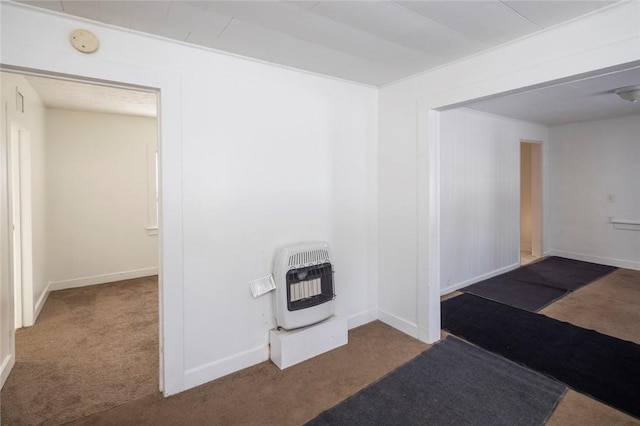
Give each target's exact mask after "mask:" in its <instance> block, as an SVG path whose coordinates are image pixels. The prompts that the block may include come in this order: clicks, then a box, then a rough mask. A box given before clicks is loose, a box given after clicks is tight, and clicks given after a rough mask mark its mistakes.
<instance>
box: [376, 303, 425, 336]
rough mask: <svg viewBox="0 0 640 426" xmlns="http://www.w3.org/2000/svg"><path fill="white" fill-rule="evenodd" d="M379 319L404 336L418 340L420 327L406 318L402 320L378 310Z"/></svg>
mask: <svg viewBox="0 0 640 426" xmlns="http://www.w3.org/2000/svg"><path fill="white" fill-rule="evenodd" d="M378 319H379V320H380V321H382V322H383V323H385V324H387V325H389V326H391V327H393V328H395V329H396V330H399V331H401V332H403V333H404V334H408V335H409V336H411V337H415V338H416V339H417V338H418V325H417V324H415V323H412V322H409V321H407V320H405V319H404V318H400V317H398V316H396V315H393V314H390V313H388V312H385V311H383V310H380V309H378Z"/></svg>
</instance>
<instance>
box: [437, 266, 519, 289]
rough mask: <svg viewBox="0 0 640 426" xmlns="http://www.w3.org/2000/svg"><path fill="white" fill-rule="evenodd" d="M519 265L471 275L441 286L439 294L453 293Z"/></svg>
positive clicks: (516, 267)
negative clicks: (449, 284)
mask: <svg viewBox="0 0 640 426" xmlns="http://www.w3.org/2000/svg"><path fill="white" fill-rule="evenodd" d="M519 267H520V263H514V264H513V265H509V266H505V267H504V268H500V269H496V270H494V271H491V272H488V273H486V274H482V275H480V276H478V277H473V278H471V279H468V280H465V281H463V282H461V283H457V284H453V285H451V286H449V287H446V288H443V289H441V290H440V296H444V295H445V294H449V293H453V292H454V291H456V290H460V289H461V288H464V287H466V286H468V285H471V284H475V283H477V282H480V281H482V280H486V279H487V278H491V277H495V276H496V275H500V274H504V273H505V272H509V271H513V270H514V269H518V268H519Z"/></svg>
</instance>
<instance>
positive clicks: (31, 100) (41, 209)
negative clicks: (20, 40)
mask: <svg viewBox="0 0 640 426" xmlns="http://www.w3.org/2000/svg"><path fill="white" fill-rule="evenodd" d="M0 78H1V83H2V84H1V85H0V86H1V87H2V118H1V119H0V121H1V122H2V126H1V131H0V140H1V141H2V155H0V160H1V162H2V166H1V168H0V173H1V174H2V205H1V213H0V221H1V225H0V226H1V227H2V228H1V230H0V238H2V242H1V244H2V259H1V271H2V275H1V276H0V279H1V281H0V291H1V293H0V294H1V297H2V314H0V330H1V335H0V336H1V337H0V365H4V363H5V362H6V361H7V359H8V358H7V356H8V354H9V352H8V351H9V349H10V347H11V345H13V342H12V341H10V336H12V335H13V329H12V328H13V327H12V325H13V319H10V318H9V315H10V312H12V311H13V310H12V309H11V308H10V305H13V300H12V296H10V294H13V292H12V290H10V287H11V286H12V285H13V284H12V283H11V281H10V275H9V265H10V263H9V261H10V257H9V241H10V235H9V229H8V228H7V225H8V221H9V216H8V211H7V210H6V209H7V208H8V198H6V197H8V187H7V186H6V185H7V182H6V180H5V179H6V178H7V176H6V172H7V167H8V164H7V163H6V161H7V159H6V158H5V157H4V156H5V155H6V153H7V149H8V148H7V147H8V145H7V144H8V142H9V141H8V140H7V136H8V134H7V128H6V125H7V124H9V123H11V122H14V123H17V124H18V125H19V126H20V127H22V128H24V129H27V130H28V131H29V132H30V134H31V138H30V142H31V190H32V196H31V200H30V201H31V206H32V217H31V220H32V232H31V241H30V242H31V246H32V261H33V280H32V281H33V301H32V306H33V307H34V309H35V310H38V309H40V308H41V307H42V305H43V303H44V300H45V298H46V288H47V284H48V278H47V267H48V262H47V253H46V247H47V236H46V232H47V229H46V217H47V216H46V179H45V170H46V169H45V139H44V132H45V120H44V111H45V109H44V106H43V104H42V101H41V100H40V98H39V97H38V95H37V94H36V93H35V91H34V90H33V88H32V87H31V86H30V85H29V83H28V82H27V81H26V80H25V78H24V77H22V76H19V75H16V74H10V73H1V74H0ZM16 88H17V89H18V90H19V91H20V93H21V94H22V95H23V96H24V113H23V112H18V110H17V107H16Z"/></svg>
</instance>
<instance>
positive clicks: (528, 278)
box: [461, 257, 617, 312]
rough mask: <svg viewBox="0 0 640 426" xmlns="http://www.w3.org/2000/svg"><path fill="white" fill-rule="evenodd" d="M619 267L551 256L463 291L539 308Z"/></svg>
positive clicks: (524, 306)
mask: <svg viewBox="0 0 640 426" xmlns="http://www.w3.org/2000/svg"><path fill="white" fill-rule="evenodd" d="M616 269H617V268H615V267H612V266H606V265H598V264H597V263H589V262H581V261H579V260H571V259H564V258H562V257H549V258H546V259H543V260H541V261H539V262H536V263H532V264H530V265H526V266H523V267H520V268H518V269H514V270H513V271H509V272H507V273H505V274H502V275H498V276H495V277H493V278H489V279H486V280H484V281H480V282H479V283H476V284H473V285H470V286H469V287H465V288H464V289H462V290H461V291H463V292H465V293H471V294H475V295H476V296H482V297H485V298H487V299H491V300H495V301H497V302H501V303H505V304H507V305H510V306H515V307H517V308H520V309H525V310H527V311H530V312H537V311H539V310H540V309H542V308H544V307H545V306H547V305H548V304H549V303H551V302H553V301H554V300H557V299H559V298H561V297H563V296H564V295H566V294H567V293H569V292H571V291H574V290H576V289H578V288H580V287H582V286H584V285H586V284H589V283H590V282H592V281H594V280H597V279H598V278H601V277H603V276H605V275H607V274H609V273H611V272H613V271H615V270H616Z"/></svg>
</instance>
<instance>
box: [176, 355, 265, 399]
mask: <svg viewBox="0 0 640 426" xmlns="http://www.w3.org/2000/svg"><path fill="white" fill-rule="evenodd" d="M267 360H269V345H264V346H259V347H257V348H253V349H249V350H247V351H244V352H240V353H238V354H235V355H232V356H230V357H227V358H223V359H221V360H218V361H214V362H211V363H208V364H205V365H202V366H199V367H195V368H191V369H189V370H187V371H185V373H184V386H185V389H189V388H193V387H196V386H200V385H202V384H204V383H207V382H210V381H212V380H215V379H219V378H220V377H223V376H226V375H227V374H231V373H233V372H236V371H239V370H242V369H243V368H247V367H251V366H253V365H256V364H259V363H261V362H264V361H267Z"/></svg>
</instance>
